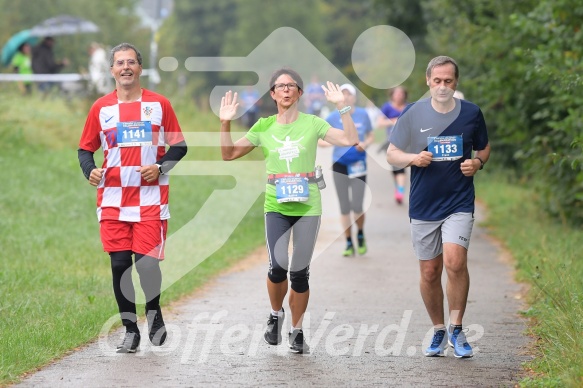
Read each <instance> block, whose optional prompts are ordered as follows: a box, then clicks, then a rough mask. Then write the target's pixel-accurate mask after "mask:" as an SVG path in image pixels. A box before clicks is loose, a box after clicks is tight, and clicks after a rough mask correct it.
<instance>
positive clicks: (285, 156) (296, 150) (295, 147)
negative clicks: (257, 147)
mask: <svg viewBox="0 0 583 388" xmlns="http://www.w3.org/2000/svg"><path fill="white" fill-rule="evenodd" d="M271 137H273V140H275V141H276V142H278V143H279V144H281V145H282V146H281V147H279V148H276V149H275V151H276V152H279V160H285V161H286V163H287V172H291V169H290V165H289V164H290V163H291V162H292V161H293V160H294V159H295V158H297V157H298V156H300V147H301V148H304V147H303V146H302V145H301V144H298V143H299V142H300V141H301V140H302V139H303V138H304V137H303V136H302V137H300V138H299V139H298V140H290V137H289V136H286V137H285V140H279V139H278V138H276V137H275V136H273V135H271Z"/></svg>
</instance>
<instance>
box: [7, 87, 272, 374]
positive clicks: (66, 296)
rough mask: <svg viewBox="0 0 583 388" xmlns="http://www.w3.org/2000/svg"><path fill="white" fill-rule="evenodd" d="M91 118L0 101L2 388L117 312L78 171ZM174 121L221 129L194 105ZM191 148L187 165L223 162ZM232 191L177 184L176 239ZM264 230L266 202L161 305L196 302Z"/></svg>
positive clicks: (209, 179)
mask: <svg viewBox="0 0 583 388" xmlns="http://www.w3.org/2000/svg"><path fill="white" fill-rule="evenodd" d="M88 108H89V103H88V102H86V101H71V102H66V101H64V100H62V99H59V98H52V99H51V98H49V99H46V100H41V99H40V98H38V97H35V96H32V97H30V98H28V99H27V98H23V97H16V96H14V95H10V96H7V95H2V96H0V109H1V111H2V112H3V120H2V121H0V143H1V144H2V150H1V151H0V168H1V169H2V183H1V190H0V251H1V252H2V255H1V257H0V343H1V344H2V350H1V351H0V385H4V384H7V383H10V382H14V381H17V380H18V378H19V376H20V375H22V374H23V373H25V372H27V371H30V370H34V369H35V368H37V367H39V366H42V365H44V364H46V363H48V362H50V361H51V360H53V359H55V358H58V357H60V356H62V355H63V354H64V353H65V352H67V351H69V350H71V349H73V348H75V347H77V346H79V345H81V344H83V343H86V342H88V341H91V340H92V339H94V338H95V337H96V335H97V334H98V332H99V330H100V329H101V327H102V325H103V324H104V323H105V321H106V320H107V319H108V318H109V317H111V316H113V315H115V314H116V311H117V307H116V304H115V300H114V298H113V292H112V290H111V274H110V266H109V259H108V256H107V254H105V253H104V252H103V249H102V246H101V243H100V240H99V228H98V223H97V219H96V216H95V190H94V189H93V188H92V187H91V186H89V184H88V183H87V181H86V179H85V178H84V177H83V175H82V173H81V170H80V168H79V165H78V161H77V151H76V149H77V143H78V141H79V137H80V134H81V130H82V128H83V124H84V122H85V117H86V114H87V111H88ZM177 115H178V117H179V121H180V122H181V125H182V127H183V130H190V131H192V130H197V129H198V130H205V131H206V130H211V129H213V128H218V119H217V118H216V117H215V116H213V115H212V114H211V115H209V114H206V115H203V114H200V113H197V112H195V111H194V110H193V108H192V107H190V106H188V105H187V104H178V110H177ZM193 148H194V149H195V150H196V151H195V152H193V150H192V149H191V150H190V151H189V154H188V155H187V157H186V160H198V159H207V160H208V159H210V160H214V159H217V158H218V156H219V155H220V153H219V151H218V148H213V147H205V148H203V147H198V149H197V147H193ZM100 152H101V151H98V152H96V156H98V154H100ZM252 157H253V156H252ZM96 159H98V160H99V159H100V158H99V157H97V158H96ZM231 185H232V182H231V178H230V177H220V176H219V177H215V176H197V177H178V176H177V177H172V178H171V186H172V187H171V198H170V207H171V213H172V216H173V217H172V219H171V220H170V222H169V235H171V234H172V233H173V231H175V230H177V229H179V228H180V227H181V226H183V225H184V224H186V223H187V222H188V221H189V220H190V219H191V218H192V217H193V216H194V215H195V214H196V212H197V211H198V210H199V209H200V208H201V207H202V206H203V204H204V203H205V201H206V200H207V198H208V197H209V196H210V195H211V194H212V193H213V191H214V190H216V189H221V188H223V189H224V188H229V187H230V186H231ZM262 222H263V216H262V201H261V198H259V199H258V200H257V201H256V203H255V204H254V205H253V207H252V208H251V210H250V211H249V212H248V214H247V216H246V217H245V219H244V220H243V221H242V222H241V223H240V224H239V226H238V227H237V228H236V229H235V231H234V233H233V235H232V239H231V240H230V242H227V243H226V244H225V245H224V246H223V247H222V248H221V249H219V250H218V251H216V252H215V253H214V254H213V255H212V256H211V257H209V258H208V259H207V260H205V261H204V262H203V263H202V264H200V265H198V266H197V267H196V268H195V269H193V270H192V271H190V272H189V273H187V274H186V276H184V277H182V278H181V279H180V280H179V281H178V282H176V283H175V284H173V285H172V286H171V287H170V288H168V289H167V290H166V291H164V293H163V295H162V303H163V304H167V303H169V302H170V301H172V300H176V299H177V298H179V297H180V296H183V295H186V294H189V293H190V292H192V291H193V290H194V289H195V288H196V287H198V286H200V285H201V284H203V283H204V282H205V281H207V280H208V279H209V277H212V276H213V275H215V274H216V273H218V272H219V271H221V270H222V269H223V268H225V267H227V266H229V265H230V264H231V263H233V262H235V261H236V260H238V259H240V258H242V257H244V256H246V254H247V253H248V252H250V251H251V250H253V249H254V248H256V247H257V246H260V245H262V244H263V239H264V232H263V225H262ZM233 241H234V242H233ZM186 254H188V252H186ZM167 260H172V258H168V259H167ZM163 271H164V269H163ZM138 311H140V309H139V310H138Z"/></svg>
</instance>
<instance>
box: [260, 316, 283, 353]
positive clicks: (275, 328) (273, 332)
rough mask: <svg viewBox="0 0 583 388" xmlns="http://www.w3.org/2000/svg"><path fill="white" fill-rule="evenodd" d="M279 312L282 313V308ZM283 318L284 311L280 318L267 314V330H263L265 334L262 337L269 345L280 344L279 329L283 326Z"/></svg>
mask: <svg viewBox="0 0 583 388" xmlns="http://www.w3.org/2000/svg"><path fill="white" fill-rule="evenodd" d="M281 310H282V311H283V308H282V309H281ZM284 318H285V311H284V312H283V315H282V316H281V317H278V316H277V315H271V313H270V314H269V318H268V319H267V329H265V334H264V335H263V339H265V342H267V343H268V344H270V345H279V344H280V343H281V327H282V326H283V320H284Z"/></svg>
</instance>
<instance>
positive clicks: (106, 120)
mask: <svg viewBox="0 0 583 388" xmlns="http://www.w3.org/2000/svg"><path fill="white" fill-rule="evenodd" d="M111 119H113V116H111V117H110V118H108V119H105V122H106V123H107V122H108V121H109V120H111Z"/></svg>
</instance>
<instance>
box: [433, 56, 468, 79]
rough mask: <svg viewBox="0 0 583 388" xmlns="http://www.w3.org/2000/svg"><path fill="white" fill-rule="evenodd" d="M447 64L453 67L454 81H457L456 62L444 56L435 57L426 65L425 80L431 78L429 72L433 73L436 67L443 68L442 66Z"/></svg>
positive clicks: (458, 73)
mask: <svg viewBox="0 0 583 388" xmlns="http://www.w3.org/2000/svg"><path fill="white" fill-rule="evenodd" d="M448 63H451V64H452V65H453V67H454V68H455V79H456V80H457V79H459V77H460V70H459V68H458V65H457V63H456V61H455V60H454V59H453V58H451V57H447V56H445V55H440V56H438V57H435V58H433V59H432V60H430V61H429V64H428V65H427V70H426V71H425V75H426V76H427V78H429V77H431V72H432V71H433V68H435V67H438V66H443V65H446V64H448Z"/></svg>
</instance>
